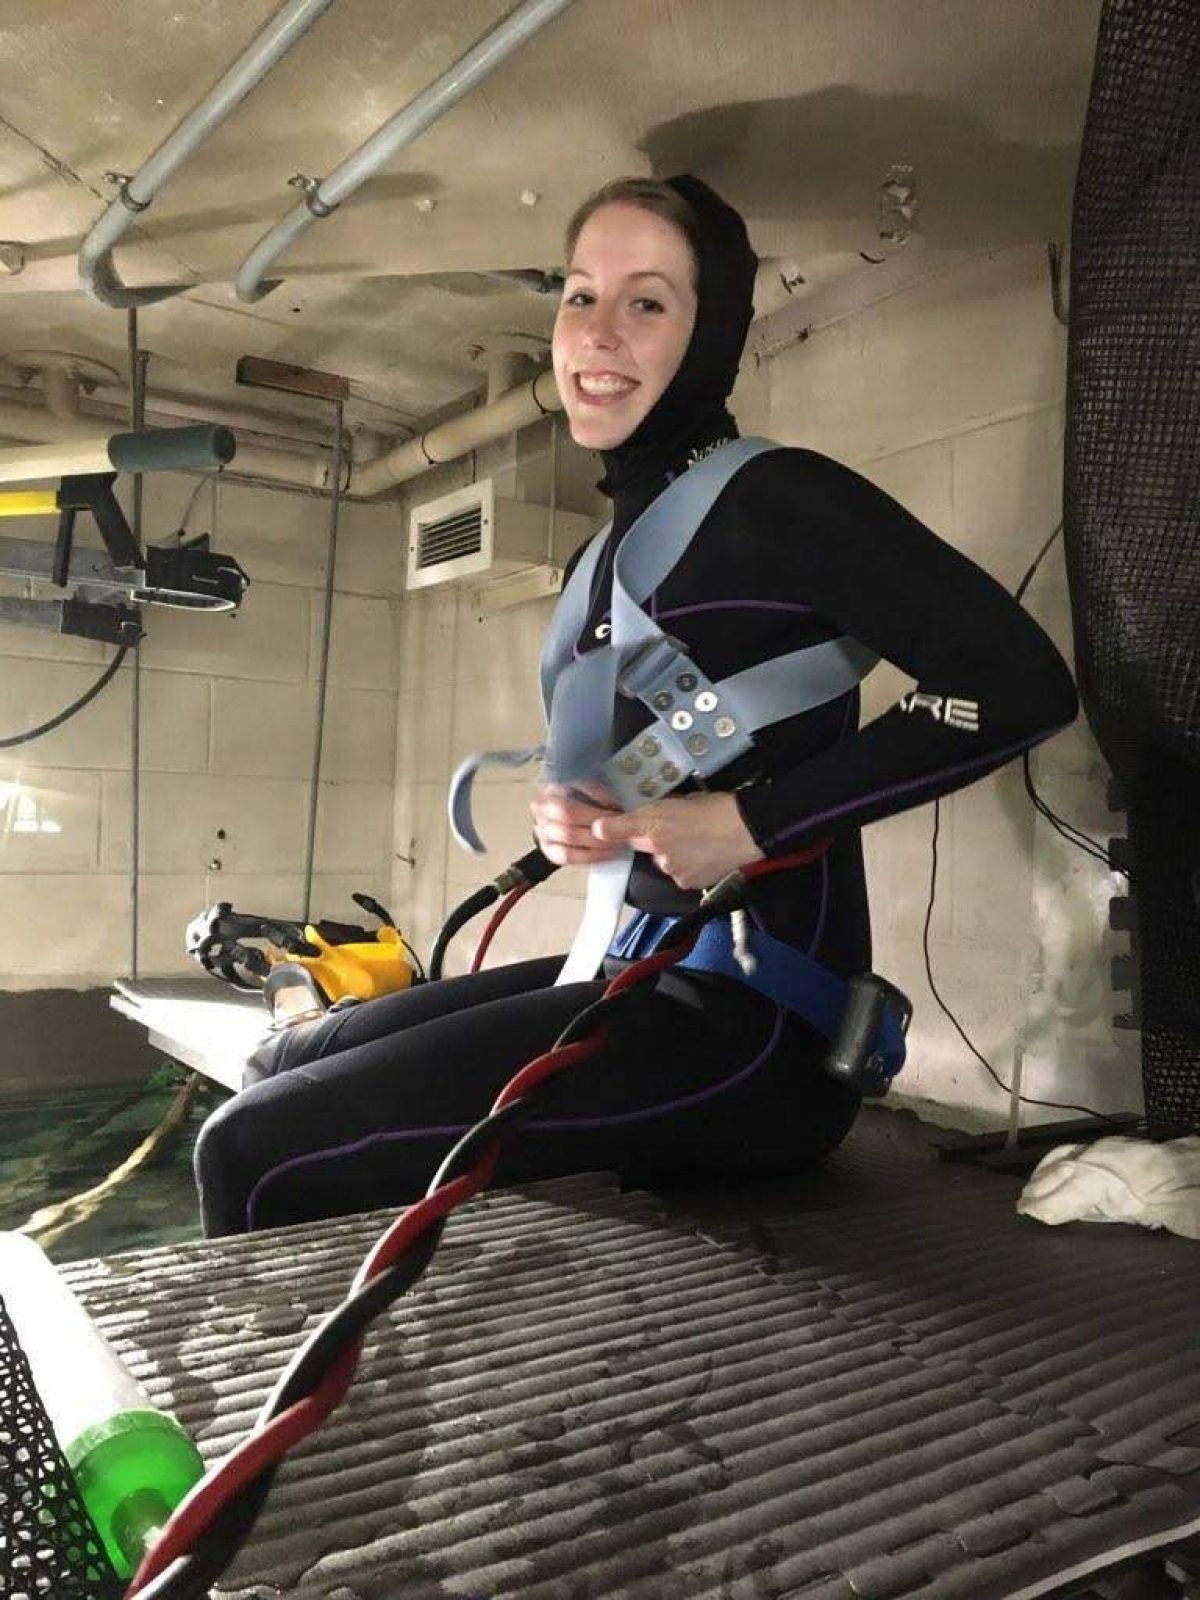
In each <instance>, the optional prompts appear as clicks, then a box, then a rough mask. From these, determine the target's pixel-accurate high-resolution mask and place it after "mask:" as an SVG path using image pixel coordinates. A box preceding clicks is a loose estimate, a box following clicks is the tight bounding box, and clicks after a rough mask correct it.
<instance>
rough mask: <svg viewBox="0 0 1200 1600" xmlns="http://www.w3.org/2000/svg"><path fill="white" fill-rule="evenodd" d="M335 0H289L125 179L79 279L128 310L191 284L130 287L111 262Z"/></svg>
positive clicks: (85, 253) (88, 243) (87, 247)
mask: <svg viewBox="0 0 1200 1600" xmlns="http://www.w3.org/2000/svg"><path fill="white" fill-rule="evenodd" d="M333 3H334V0H287V4H285V5H283V6H281V7H280V8H279V10H278V11H277V12H276V13H275V15H274V16H273V17H272V18H271V20H270V21H269V22H268V23H267V24H266V25H265V26H264V27H263V28H262V29H261V30H260V31H259V33H258V34H256V35H255V37H254V39H252V40H251V42H250V44H249V45H248V46H247V47H246V49H245V50H243V52H242V54H241V55H240V56H239V57H238V59H237V60H236V61H235V62H234V64H233V65H232V66H231V67H230V68H229V69H228V71H226V72H225V73H223V74H222V76H221V77H220V78H219V79H218V80H217V82H216V83H215V84H214V85H213V87H212V88H211V89H210V90H209V91H208V93H207V94H206V95H205V96H204V99H203V100H201V101H200V103H199V104H198V105H197V106H195V107H194V109H193V110H191V111H190V112H189V113H188V115H187V116H186V117H185V118H184V119H183V121H182V122H181V123H180V124H179V125H178V127H176V128H175V130H174V132H173V133H170V134H169V135H168V136H167V138H166V139H165V140H164V141H163V143H162V144H160V145H159V147H158V149H157V150H156V151H155V152H154V154H153V155H152V156H151V157H150V158H149V160H148V161H145V162H144V163H143V164H142V166H141V167H139V168H138V170H137V172H136V173H135V174H134V176H133V177H132V178H130V179H128V180H127V181H122V183H121V190H120V193H119V194H118V195H117V198H116V199H115V200H114V201H113V202H112V204H111V205H110V206H109V207H108V210H107V211H105V212H104V213H103V214H102V216H101V217H100V219H99V221H97V222H96V223H95V224H94V226H93V227H92V228H91V230H90V231H89V233H88V234H87V236H86V238H85V239H84V241H83V244H82V245H81V247H80V250H79V277H80V281H81V282H82V284H83V287H84V288H85V289H86V290H87V292H88V294H90V295H91V296H92V297H93V298H94V299H96V300H102V301H103V302H104V304H105V305H108V306H116V307H117V308H118V309H120V310H123V311H128V310H130V309H131V308H133V307H135V306H148V305H153V303H154V302H155V301H156V300H167V299H169V298H170V297H171V296H172V295H176V294H182V292H183V291H184V290H185V289H188V288H190V287H191V285H190V284H186V283H164V284H151V285H147V286H146V287H145V288H140V289H134V288H130V287H128V286H127V285H126V284H124V283H122V281H121V279H120V277H119V275H118V274H117V271H116V268H115V267H114V266H113V264H112V253H113V250H114V249H115V248H116V246H117V244H118V243H119V242H120V240H121V238H122V237H123V235H124V234H125V233H126V232H127V230H128V229H129V228H130V227H132V225H133V223H134V221H135V220H136V218H137V217H138V216H140V215H141V213H142V212H143V211H145V210H146V209H147V208H148V207H149V205H150V203H151V201H152V200H153V199H154V197H155V195H156V194H157V193H158V191H159V190H160V189H161V188H162V186H163V184H164V183H166V181H167V179H168V178H170V177H171V175H172V173H174V172H175V171H176V170H177V169H178V168H179V167H181V166H182V165H183V163H184V162H185V161H186V160H187V158H188V157H189V156H190V155H192V154H193V153H194V152H195V151H196V150H197V149H198V148H199V146H200V145H201V144H203V143H204V141H205V139H207V137H208V135H209V134H210V133H212V131H213V129H214V128H217V127H219V126H220V124H221V123H222V122H224V121H225V119H226V117H228V116H229V114H230V112H232V111H235V110H236V109H237V107H238V106H239V105H240V104H241V103H242V101H243V100H244V99H245V98H246V96H247V95H248V94H249V93H250V91H251V90H252V89H253V88H255V86H256V85H257V84H259V83H261V82H262V80H263V78H265V77H266V75H267V73H268V72H270V70H271V68H272V67H273V66H274V65H275V64H276V62H277V61H279V60H280V59H281V57H283V56H284V55H286V54H287V52H288V51H289V50H290V49H291V48H292V46H293V45H294V44H295V43H296V41H297V40H298V39H300V38H302V37H303V35H304V34H306V33H307V32H308V30H309V29H310V28H311V27H312V25H313V23H314V22H316V21H317V20H318V18H320V17H321V16H323V15H324V13H325V12H326V11H328V10H329V8H330V6H331V5H333Z"/></svg>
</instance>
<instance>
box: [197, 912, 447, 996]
mask: <svg viewBox="0 0 1200 1600" xmlns="http://www.w3.org/2000/svg"><path fill="white" fill-rule="evenodd" d="M352 898H353V900H354V901H355V903H356V904H357V905H360V906H362V908H363V910H364V911H368V912H370V913H371V915H372V916H374V917H376V918H377V919H378V920H379V922H380V924H381V926H380V927H379V928H376V929H374V930H372V929H369V928H364V927H362V926H360V925H359V924H357V923H347V922H333V921H329V920H324V919H323V920H321V921H319V922H313V923H301V922H293V921H289V920H287V919H286V918H282V917H262V916H255V915H253V914H252V913H249V912H239V911H235V910H234V909H233V906H232V904H231V903H230V902H229V901H228V900H222V901H220V902H218V904H217V905H215V906H210V907H209V908H208V910H207V911H202V912H201V913H200V915H199V916H198V917H194V918H193V919H192V921H191V922H190V923H189V924H188V928H187V934H186V948H187V951H188V954H189V955H190V956H192V957H193V958H194V959H195V960H196V961H198V962H199V963H200V965H201V966H202V967H203V968H204V969H205V971H206V972H211V973H212V975H213V976H214V977H216V978H221V979H223V980H224V981H225V982H226V983H229V984H232V985H233V987H234V988H235V989H241V990H243V991H245V992H248V993H252V994H257V993H261V994H262V995H263V997H264V999H265V1000H266V1002H267V1004H268V1006H269V1007H270V1010H271V1013H272V1016H273V1018H274V1020H275V1022H276V1024H277V1025H278V1026H280V1027H287V1026H290V1025H291V1024H292V1023H295V1022H302V1021H306V1020H308V1019H309V1018H310V1017H312V1016H316V1015H319V1014H320V1013H321V1012H323V1011H327V1010H328V1009H329V1008H330V1006H333V1005H337V1004H347V1005H348V1004H350V1003H352V1002H356V1001H360V1000H373V999H375V997H376V996H377V995H381V994H393V993H395V992H396V991H397V990H399V989H407V988H408V987H409V986H410V985H411V984H413V983H420V982H421V981H423V979H424V976H425V975H424V972H423V970H422V968H421V962H420V960H419V958H418V957H417V955H416V953H415V952H414V951H413V949H412V947H411V946H410V945H409V944H408V942H407V941H406V940H405V938H404V936H403V935H402V934H401V932H400V930H399V928H398V927H397V926H396V923H395V920H394V918H393V917H392V916H391V914H390V912H388V911H387V910H386V909H385V908H384V907H383V906H382V905H380V903H379V901H378V900H375V899H373V898H372V897H371V896H370V895H367V894H361V893H358V894H355V895H353V896H352Z"/></svg>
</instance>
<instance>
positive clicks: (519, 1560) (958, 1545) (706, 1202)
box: [64, 1112, 1200, 1600]
mask: <svg viewBox="0 0 1200 1600" xmlns="http://www.w3.org/2000/svg"><path fill="white" fill-rule="evenodd" d="M1018 1186H1019V1185H1018V1182H1017V1180H1014V1179H1012V1178H1007V1177H1000V1176H996V1175H993V1174H990V1173H984V1172H980V1171H976V1170H973V1169H968V1168H962V1167H949V1166H939V1165H938V1164H937V1163H936V1162H934V1161H933V1159H932V1157H931V1156H929V1155H928V1154H926V1153H925V1152H924V1151H923V1149H922V1147H921V1145H920V1143H919V1141H918V1140H916V1139H915V1138H914V1137H913V1136H912V1134H911V1132H910V1131H909V1130H908V1129H907V1127H906V1119H903V1118H899V1117H896V1116H894V1115H892V1114H889V1113H887V1112H874V1113H872V1114H870V1115H869V1116H864V1118H863V1119H862V1120H861V1121H860V1124H859V1126H858V1127H857V1128H856V1129H855V1131H854V1133H853V1134H852V1136H851V1139H850V1141H849V1143H848V1144H847V1146H846V1147H844V1148H843V1150H841V1151H839V1152H838V1153H837V1154H836V1155H835V1156H834V1157H832V1158H831V1159H830V1161H829V1162H828V1164H827V1166H826V1167H825V1168H824V1169H823V1171H821V1172H820V1173H818V1174H811V1175H809V1176H808V1177H806V1178H804V1179H801V1180H798V1181H797V1183H796V1184H795V1185H793V1186H791V1187H790V1188H787V1189H780V1188H779V1187H778V1186H776V1187H775V1188H774V1189H773V1190H769V1191H763V1192H761V1193H757V1194H747V1193H742V1194H735V1195H728V1196H721V1197H715V1198H714V1197H711V1196H710V1197H707V1198H699V1197H686V1198H684V1199H680V1198H679V1197H675V1198H673V1199H671V1200H669V1201H667V1202H659V1201H658V1200H655V1199H652V1198H650V1197H647V1196H645V1195H621V1194H619V1193H618V1192H617V1191H616V1190H615V1188H614V1187H613V1185H612V1184H611V1183H610V1182H609V1181H608V1180H606V1179H604V1178H581V1179H579V1180H573V1181H571V1182H564V1183H558V1184H547V1185H541V1186H538V1187H536V1188H534V1189H529V1190H526V1191H524V1192H522V1193H515V1192H514V1193H507V1194H497V1195H493V1196H489V1197H487V1198H485V1199H483V1200H480V1201H477V1202H476V1203H475V1204H474V1205H472V1206H471V1207H470V1208H469V1209H468V1210H467V1211H465V1212H464V1213H462V1214H461V1215H460V1216H459V1217H457V1218H456V1219H454V1220H453V1221H452V1222H451V1223H450V1225H449V1227H448V1229H447V1232H446V1236H445V1239H444V1242H443V1245H442V1248H441V1250H440V1251H439V1254H438V1257H437V1259H436V1260H435V1263H434V1265H433V1267H432V1269H431V1270H430V1273H429V1274H428V1275H427V1277H426V1279H425V1280H424V1281H423V1283H422V1285H421V1286H420V1287H419V1288H418V1289H417V1290H416V1291H415V1292H414V1293H413V1294H412V1295H411V1296H410V1297H408V1299H406V1300H405V1302H404V1303H403V1304H402V1305H401V1306H400V1307H399V1308H397V1309H395V1310H394V1311H393V1312H392V1313H391V1314H390V1317H389V1319H388V1325H377V1329H376V1332H375V1334H374V1336H373V1337H372V1339H371V1340H370V1341H369V1343H368V1347H367V1351H366V1354H365V1356H364V1359H363V1362H362V1364H361V1367H360V1376H359V1379H358V1382H357V1383H356V1385H355V1388H354V1390H353V1391H352V1394H351V1397H350V1399H349V1400H348V1402H347V1403H346V1405H345V1406H344V1407H343V1408H342V1410H341V1411H340V1412H339V1413H337V1414H336V1415H335V1416H334V1417H333V1418H331V1419H330V1421H329V1422H328V1423H327V1424H326V1426H325V1428H324V1429H323V1430H322V1432H321V1433H320V1435H319V1436H317V1437H316V1438H314V1439H312V1440H309V1441H306V1443H305V1445H304V1446H303V1447H302V1448H300V1449H299V1450H297V1451H296V1452H295V1454H294V1456H293V1458H292V1460H291V1461H290V1462H289V1463H288V1464H287V1465H286V1466H285V1468H284V1470H283V1472H282V1473H281V1475H280V1478H279V1481H278V1484H277V1486H276V1489H275V1491H274V1493H273V1495H272V1499H271V1501H270V1503H269V1505H268V1508H267V1510H266V1512H265V1513H264V1515H263V1518H262V1520H261V1522H260V1524H259V1527H258V1529H257V1530H256V1532H255V1534H254V1536H253V1540H252V1543H251V1544H250V1545H249V1546H248V1547H247V1549H246V1550H245V1551H244V1552H243V1554H242V1556H241V1558H240V1559H239V1562H238V1564H237V1565H236V1567H235V1568H234V1569H233V1570H232V1572H231V1574H230V1575H229V1577H228V1578H227V1580H226V1587H225V1588H223V1589H222V1591H221V1592H222V1593H245V1592H246V1591H249V1592H251V1593H253V1592H254V1586H255V1585H266V1586H270V1590H269V1592H271V1593H274V1592H275V1591H279V1592H281V1593H283V1594H285V1595H297V1596H305V1597H309V1596H311V1597H316V1596H324V1597H328V1600H407V1597H410V1596H411V1597H414V1600H416V1597H421V1600H425V1597H432V1596H443V1595H444V1596H457V1597H460V1600H461V1597H464V1596H471V1597H476V1600H482V1597H485V1596H493V1595H495V1596H501V1595H503V1596H510V1595H511V1596H517V1595H520V1596H522V1597H523V1600H584V1597H591V1596H617V1595H619V1596H630V1597H638V1600H707V1597H711V1600H716V1597H718V1596H720V1597H722V1600H759V1597H770V1600H783V1597H788V1600H791V1597H797V1600H801V1597H802V1600H899V1597H903V1596H922V1597H925V1596H928V1597H947V1600H949V1597H951V1596H954V1597H962V1600H1007V1597H1009V1596H1013V1595H1015V1594H1018V1593H1026V1592H1028V1593H1033V1592H1042V1591H1041V1589H1040V1588H1038V1585H1039V1584H1042V1583H1044V1582H1046V1581H1048V1580H1049V1579H1050V1578H1051V1577H1052V1576H1053V1575H1054V1574H1055V1573H1056V1572H1060V1571H1063V1570H1064V1569H1067V1568H1070V1567H1076V1568H1080V1567H1081V1566H1082V1567H1086V1566H1087V1565H1088V1564H1089V1563H1090V1562H1092V1561H1094V1560H1095V1559H1096V1558H1098V1557H1100V1556H1102V1555H1103V1554H1104V1553H1105V1552H1106V1551H1112V1550H1114V1549H1117V1548H1119V1547H1122V1546H1125V1547H1133V1546H1134V1545H1135V1544H1136V1542H1137V1541H1138V1540H1145V1539H1147V1538H1148V1537H1150V1536H1152V1535H1155V1534H1158V1533H1160V1532H1162V1531H1164V1530H1168V1529H1174V1528H1179V1527H1180V1526H1182V1525H1183V1524H1185V1523H1186V1522H1187V1521H1188V1520H1189V1519H1192V1520H1196V1519H1198V1518H1200V1364H1198V1363H1197V1360H1196V1337H1195V1322H1196V1311H1197V1307H1198V1306H1200V1248H1198V1247H1197V1245H1196V1244H1195V1243H1190V1242H1188V1241H1185V1240H1182V1239H1175V1238H1171V1237H1168V1236H1164V1235H1161V1234H1151V1233H1148V1232H1145V1231H1142V1230H1136V1229H1132V1228H1126V1227H1102V1226H1087V1225H1083V1224H1075V1225H1071V1226H1068V1227H1066V1228H1061V1229H1049V1228H1045V1227H1042V1226H1041V1225H1039V1224H1037V1223H1034V1222H1031V1221H1028V1220H1026V1219H1022V1218H1019V1217H1018V1216H1017V1215H1016V1214H1015V1211H1014V1208H1013V1202H1014V1199H1015V1196H1016V1192H1017V1188H1018ZM384 1220H385V1218H384V1215H383V1214H377V1215H375V1216H373V1217H369V1218H365V1217H358V1218H352V1219H343V1220H339V1221H334V1222H329V1223H323V1224H314V1225H311V1226H305V1227H301V1228H294V1229H289V1230H282V1231H279V1232H275V1233H268V1234H260V1235H257V1236H255V1237H252V1238H249V1239H244V1240H234V1241H220V1242H216V1243H214V1244H211V1245H203V1246H197V1245H191V1246H179V1247H174V1248H167V1249H158V1250H153V1251H146V1252H139V1253H136V1254H130V1255H126V1256H120V1257H114V1258H111V1259H109V1260H108V1261H94V1262H81V1263H78V1264H76V1265H74V1266H71V1267H68V1268H65V1269H64V1271H65V1273H66V1275H67V1277H68V1278H69V1280H70V1281H71V1282H72V1283H73V1285H74V1287H75V1288H76V1289H77V1291H78V1292H79V1293H80V1294H81V1295H82V1296H83V1298H84V1299H85V1301H86V1303H87V1304H88V1306H89V1308H90V1309H91V1311H92V1313H93V1314H94V1315H95V1316H96V1317H97V1319H98V1321H99V1322H100V1325H101V1327H102V1328H103V1329H104V1330H105V1332H106V1333H107V1334H108V1335H109V1337H110V1338H111V1339H112V1340H113V1342H114V1343H115V1344H116V1345H117V1347H118V1348H119V1349H120V1350H121V1351H122V1353H123V1354H124V1355H125V1356H126V1358H127V1359H128V1360H129V1362H130V1365H131V1366H132V1367H133V1368H134V1370H135V1371H136V1372H137V1373H138V1374H139V1376H141V1377H142V1378H143V1379H144V1380H145V1382H146V1384H147V1386H148V1387H149V1389H150V1390H151V1393H152V1394H153V1396H154V1398H155V1399H156V1400H157V1401H158V1402H159V1403H162V1404H166V1405H168V1406H171V1407H173V1408H174V1409H175V1410H176V1411H177V1412H178V1414H179V1416H180V1418H181V1419H182V1420H183V1421H184V1422H185V1423H186V1424H187V1425H188V1426H189V1427H190V1428H191V1429H192V1431H193V1432H194V1433H195V1434H196V1435H197V1437H198V1439H199V1442H200V1444H201V1447H202V1449H203V1450H204V1452H205V1454H206V1456H207V1457H210V1458H216V1457H218V1456H220V1455H221V1454H222V1453H223V1452H224V1451H226V1450H227V1449H228V1448H229V1447H230V1446H231V1445H232V1444H233V1443H234V1442H235V1441H236V1440H237V1439H238V1438H239V1437H240V1436H241V1434H242V1433H243V1431H244V1430H245V1429H246V1428H247V1427H248V1426H249V1424H250V1422H251V1420H252V1417H253V1414H254V1411H255V1409H256V1407H257V1406H258V1404H259V1403H260V1401H261V1400H262V1399H263V1398H264V1396H265V1394H266V1393H267V1391H268V1389H269V1387H270V1385H271V1384H272V1382H273V1380H274V1379H275V1377H276V1376H277V1374H278V1373H279V1371H280V1369H281V1368H282V1366H283V1365H284V1363H285V1361H286V1360H287V1358H288V1356H289V1354H290V1353H291V1351H292V1350H293V1348H294V1347H295V1345H296V1343H297V1342H298V1341H299V1339H300V1338H301V1336H302V1334H303V1332H304V1330H305V1328H306V1327H308V1326H310V1325H311V1324H312V1322H313V1320H314V1319H315V1317H316V1316H317V1315H318V1313H320V1312H321V1311H323V1310H324V1309H326V1308H328V1307H329V1306H330V1305H332V1304H333V1303H334V1302H335V1300H336V1299H337V1297H338V1295H339V1292H340V1290H341V1289H342V1288H343V1287H344V1286H345V1284H346V1283H347V1282H348V1280H349V1278H350V1276H351V1273H352V1271H353V1269H354V1266H355V1265H356V1263H357V1261H358V1259H359V1257H360V1255H361V1254H362V1253H363V1252H364V1251H365V1249H366V1247H367V1246H368V1244H369V1243H370V1241H371V1240H372V1239H373V1238H374V1236H375V1235H376V1233H377V1232H378V1231H379V1229H380V1227H381V1225H382V1223H383V1221H384ZM1030 1586H1033V1587H1030Z"/></svg>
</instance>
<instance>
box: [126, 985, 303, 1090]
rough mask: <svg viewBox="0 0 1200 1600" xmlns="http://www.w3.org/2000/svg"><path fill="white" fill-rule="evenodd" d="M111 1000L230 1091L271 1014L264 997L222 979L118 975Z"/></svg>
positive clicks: (167, 1049)
mask: <svg viewBox="0 0 1200 1600" xmlns="http://www.w3.org/2000/svg"><path fill="white" fill-rule="evenodd" d="M113 989H114V991H115V993H114V994H113V995H112V996H111V997H110V1001H109V1003H110V1004H111V1005H112V1007H113V1009H114V1010H116V1011H119V1012H120V1013H121V1015H122V1016H125V1017H128V1018H129V1019H130V1020H131V1021H132V1022H136V1023H139V1024H140V1025H141V1026H142V1027H143V1028H145V1030H146V1033H147V1036H148V1037H149V1040H150V1043H151V1044H152V1045H153V1046H154V1047H155V1048H156V1049H158V1050H161V1051H162V1052H163V1054H164V1055H168V1056H171V1057H172V1059H173V1060H175V1061H180V1062H182V1063H183V1065H184V1066H185V1067H191V1068H193V1069H194V1070H195V1071H196V1072H202V1073H203V1074H204V1076H205V1077H206V1078H212V1079H213V1080H214V1081H215V1082H217V1083H220V1084H224V1086H225V1087H226V1088H227V1089H234V1090H237V1089H240V1088H241V1087H242V1071H243V1069H244V1067H245V1064H246V1061H247V1059H248V1058H249V1056H250V1055H251V1053H252V1052H253V1050H254V1048H255V1046H256V1045H257V1044H258V1043H259V1041H260V1040H261V1039H262V1037H263V1035H264V1034H265V1033H266V1032H267V1031H268V1029H269V1027H270V1024H271V1018H270V1014H269V1013H268V1011H267V1008H266V1006H265V1005H264V1004H263V1000H262V996H261V995H254V994H241V993H239V992H238V990H236V989H232V988H230V986H229V985H228V984H226V983H222V982H221V981H220V979H219V978H207V977H197V978H161V979H154V978H148V979H137V980H135V979H132V978H117V979H116V980H115V982H114V983H113Z"/></svg>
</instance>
